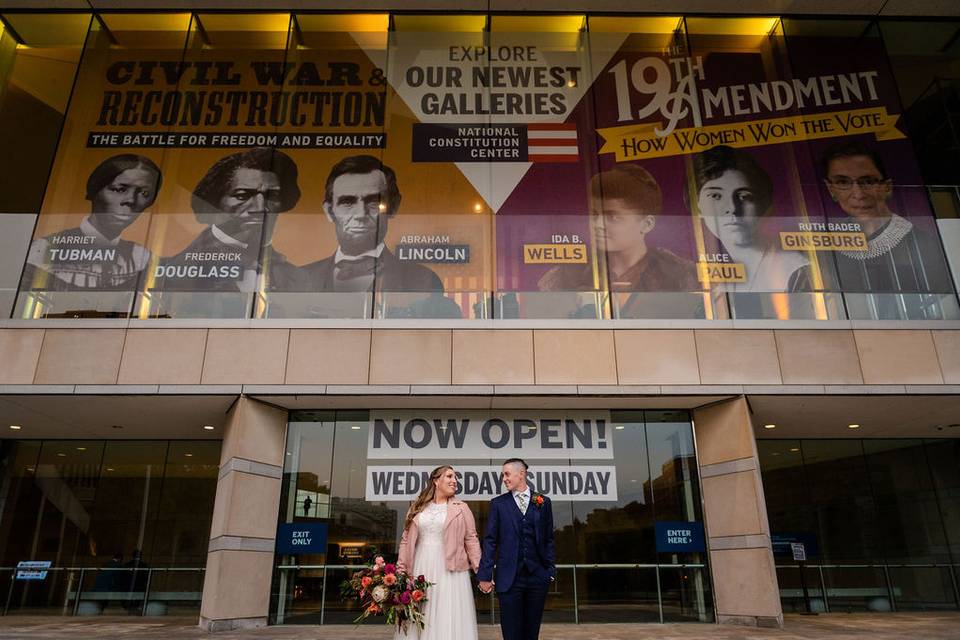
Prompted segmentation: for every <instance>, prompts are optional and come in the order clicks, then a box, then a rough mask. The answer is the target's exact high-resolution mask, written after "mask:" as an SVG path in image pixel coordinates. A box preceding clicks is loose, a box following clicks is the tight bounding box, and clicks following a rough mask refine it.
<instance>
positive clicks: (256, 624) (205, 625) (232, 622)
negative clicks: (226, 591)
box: [199, 616, 267, 633]
mask: <svg viewBox="0 0 960 640" xmlns="http://www.w3.org/2000/svg"><path fill="white" fill-rule="evenodd" d="M199 626H200V628H201V629H203V630H204V631H210V632H214V633H216V632H219V631H240V630H243V629H260V628H263V627H265V626H267V618H266V616H264V617H262V618H261V617H257V618H225V619H223V620H211V619H210V618H204V617H203V616H200V625H199Z"/></svg>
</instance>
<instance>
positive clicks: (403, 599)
mask: <svg viewBox="0 0 960 640" xmlns="http://www.w3.org/2000/svg"><path fill="white" fill-rule="evenodd" d="M400 604H410V592H409V591H404V592H403V593H401V594H400Z"/></svg>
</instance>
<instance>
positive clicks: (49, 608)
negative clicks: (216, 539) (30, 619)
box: [0, 440, 220, 616]
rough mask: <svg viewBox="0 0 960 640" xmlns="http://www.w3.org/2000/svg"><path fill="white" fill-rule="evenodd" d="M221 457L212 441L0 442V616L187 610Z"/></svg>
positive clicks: (192, 603) (203, 552) (202, 561)
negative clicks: (41, 566)
mask: <svg viewBox="0 0 960 640" xmlns="http://www.w3.org/2000/svg"><path fill="white" fill-rule="evenodd" d="M219 462H220V442H218V441H207V440H204V441H191V440H176V441H155V440H142V441H131V440H109V441H103V440H95V441H83V440H42V441H41V440H4V441H2V443H0V465H2V468H3V478H2V482H3V485H2V491H0V494H2V496H3V500H2V516H0V554H2V562H0V573H2V576H3V578H5V579H6V580H5V581H4V584H5V585H7V586H6V589H7V592H6V594H5V596H4V598H5V600H4V602H5V605H4V614H8V613H10V614H13V613H18V614H43V615H111V614H112V615H155V616H156V615H191V614H196V613H197V612H198V611H199V607H200V596H201V592H202V590H203V572H204V567H205V566H206V560H207V547H208V544H209V540H210V521H211V518H212V516H213V499H214V495H215V493H216V487H217V471H218V468H219ZM23 561H38V562H49V570H48V573H47V576H46V577H45V578H44V579H42V580H22V579H14V573H15V572H16V567H17V564H18V563H20V562H23Z"/></svg>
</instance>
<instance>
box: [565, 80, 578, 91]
mask: <svg viewBox="0 0 960 640" xmlns="http://www.w3.org/2000/svg"><path fill="white" fill-rule="evenodd" d="M567 86H568V87H570V88H571V89H573V88H574V87H575V86H577V81H576V80H567Z"/></svg>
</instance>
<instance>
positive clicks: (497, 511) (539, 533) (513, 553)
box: [477, 492, 557, 593]
mask: <svg viewBox="0 0 960 640" xmlns="http://www.w3.org/2000/svg"><path fill="white" fill-rule="evenodd" d="M537 495H542V494H537V493H532V492H531V495H530V497H531V500H530V506H528V507H527V515H531V516H532V517H533V529H534V532H535V533H536V540H535V541H534V542H535V544H534V548H535V549H536V552H537V556H538V558H537V559H538V560H539V561H540V564H541V565H543V568H544V569H546V570H547V573H548V574H550V577H551V578H553V577H556V574H557V568H556V564H557V562H556V560H557V554H556V549H555V548H554V546H553V507H552V506H551V504H550V498H548V497H546V496H543V505H542V506H539V507H538V506H537V505H536V504H535V503H534V502H533V499H532V498H533V497H534V496H537ZM522 517H523V515H522V514H521V513H520V507H518V506H517V501H516V499H514V497H513V493H504V494H501V495H499V496H497V497H496V498H494V499H493V500H491V501H490V515H489V517H488V518H487V528H486V532H485V533H484V535H483V555H482V556H481V558H480V568H479V569H478V571H477V579H478V580H480V581H489V580H492V579H493V565H494V563H496V565H497V591H498V592H500V593H502V592H504V591H508V590H509V589H510V587H511V586H513V581H514V579H515V578H516V577H517V571H519V569H520V567H519V566H518V565H517V560H518V558H519V555H520V519H521V518H522Z"/></svg>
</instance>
